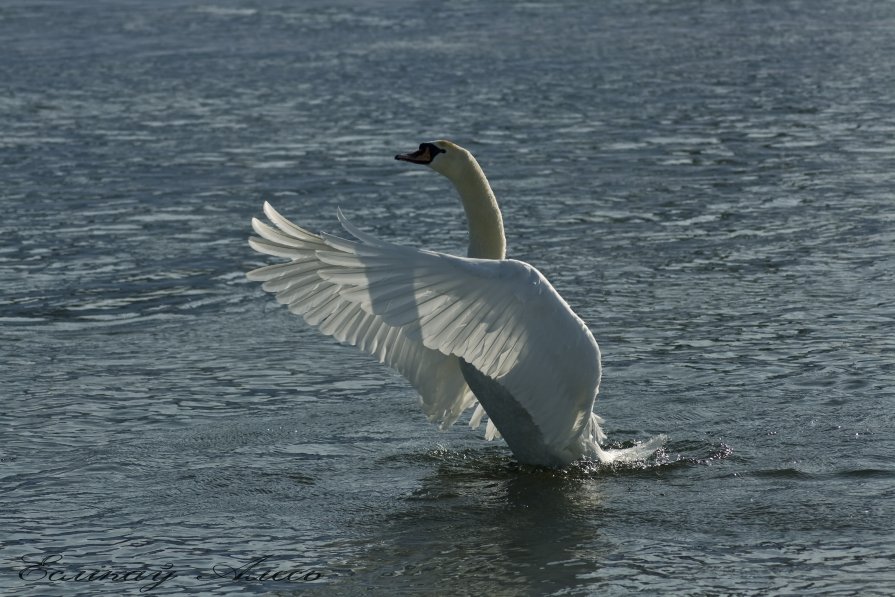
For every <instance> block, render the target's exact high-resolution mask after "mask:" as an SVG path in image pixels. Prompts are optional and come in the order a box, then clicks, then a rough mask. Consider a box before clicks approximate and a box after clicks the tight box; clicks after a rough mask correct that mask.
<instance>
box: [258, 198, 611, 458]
mask: <svg viewBox="0 0 895 597" xmlns="http://www.w3.org/2000/svg"><path fill="white" fill-rule="evenodd" d="M265 213H267V215H268V217H270V218H271V221H272V222H273V223H274V224H275V225H276V226H277V229H278V230H275V229H273V228H271V227H270V226H266V225H258V226H255V231H256V232H257V233H258V234H260V235H261V237H262V239H254V243H253V245H252V246H253V247H256V248H258V250H260V251H262V252H267V253H271V254H274V255H282V256H285V257H289V258H291V259H292V262H291V263H290V264H288V265H286V266H279V267H277V266H267V267H265V268H260V269H258V270H255V271H253V272H251V273H250V274H249V275H250V277H251V278H253V279H259V280H265V289H267V290H270V291H273V292H276V293H277V300H278V301H280V302H282V303H286V304H287V305H289V309H290V311H292V312H294V313H297V314H300V315H302V316H303V317H304V318H305V319H306V321H308V323H310V324H312V325H316V326H319V328H320V329H321V331H324V332H325V333H328V334H330V335H332V336H334V337H336V338H337V339H339V340H341V341H345V342H350V343H352V344H355V345H357V346H358V347H359V348H361V349H362V350H365V351H366V352H369V353H371V354H374V355H376V356H377V357H378V358H379V359H380V360H382V361H383V362H387V363H388V364H390V365H392V366H394V367H395V368H396V369H398V370H399V371H401V373H403V374H404V375H405V376H406V377H408V379H410V381H411V382H412V383H413V385H414V387H416V388H417V390H418V391H420V394H421V396H422V397H423V405H424V408H425V409H426V412H427V413H428V414H429V415H430V418H434V419H437V420H440V421H442V422H444V423H450V422H453V420H455V419H456V417H457V416H458V415H459V413H460V412H461V411H462V410H463V409H464V408H466V407H467V406H470V405H471V404H473V403H474V399H473V397H472V395H471V393H470V391H469V388H468V387H467V385H466V383H465V382H464V380H463V377H462V375H461V374H460V371H459V360H458V359H461V358H462V359H463V360H465V361H466V362H468V363H470V364H471V365H473V366H474V367H475V368H476V369H478V370H479V371H480V372H482V373H484V374H485V375H486V376H488V377H489V378H491V379H493V380H495V381H497V382H498V383H500V384H501V385H502V386H503V387H505V388H506V389H507V391H509V392H510V394H511V395H512V396H513V397H514V399H515V400H517V401H518V402H519V404H520V405H521V406H522V408H524V409H525V411H526V412H528V413H529V414H530V415H531V417H532V420H533V421H534V422H535V423H536V425H537V426H538V428H539V429H540V431H541V432H542V434H543V436H544V440H545V441H546V442H547V443H549V444H550V445H554V446H561V447H564V446H566V445H567V444H568V443H569V442H570V441H571V440H572V439H573V438H574V437H577V436H578V435H579V434H580V432H581V431H582V430H583V428H584V425H585V424H586V421H587V420H588V418H589V417H590V413H591V407H592V405H593V399H594V396H595V393H596V388H597V385H598V382H599V352H598V349H597V347H596V343H595V342H594V340H593V336H591V334H590V332H589V331H588V330H587V328H586V326H585V325H584V324H583V322H581V320H580V319H578V317H577V316H575V314H574V313H573V312H572V311H571V309H570V308H569V306H568V305H567V304H566V303H565V301H563V299H562V298H561V297H560V296H559V294H557V293H556V291H555V290H554V289H553V287H552V286H551V285H550V283H549V282H548V281H547V280H546V279H545V278H544V276H543V275H542V274H541V273H540V272H538V270H536V269H535V268H533V267H532V266H530V265H528V264H526V263H523V262H520V261H514V260H501V261H497V260H479V259H468V258H463V257H454V256H451V255H446V254H442V253H434V252H429V251H421V250H416V249H411V248H408V247H402V246H398V245H394V244H391V243H388V242H385V241H382V240H379V239H377V238H375V237H373V236H371V235H369V234H367V233H364V232H361V231H360V230H358V229H357V228H355V227H354V226H352V225H351V224H350V223H349V222H348V221H347V220H346V219H345V217H344V216H343V215H341V213H340V214H339V216H340V221H341V222H342V225H343V227H344V228H345V230H346V231H347V232H348V233H349V234H350V235H351V236H352V237H353V239H354V240H348V239H343V238H339V237H335V236H331V235H325V234H324V235H320V236H318V235H314V234H313V233H310V232H308V231H306V230H304V229H302V228H299V227H298V226H295V225H294V224H292V223H291V222H289V221H288V220H285V218H282V216H279V214H277V213H276V212H275V211H274V210H273V208H271V207H269V206H265ZM271 214H273V217H271ZM433 372H437V374H436V373H433ZM475 418H477V419H480V418H481V413H479V412H477V415H476V417H475ZM488 434H489V435H493V425H490V426H489V432H488Z"/></svg>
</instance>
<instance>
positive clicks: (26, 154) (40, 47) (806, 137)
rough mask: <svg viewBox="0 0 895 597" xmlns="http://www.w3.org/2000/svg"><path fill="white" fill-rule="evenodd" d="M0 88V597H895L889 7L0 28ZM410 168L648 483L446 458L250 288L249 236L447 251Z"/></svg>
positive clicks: (377, 385) (637, 4) (425, 9)
mask: <svg viewBox="0 0 895 597" xmlns="http://www.w3.org/2000/svg"><path fill="white" fill-rule="evenodd" d="M0 55H2V59H0V205H2V209H3V211H2V213H3V219H2V222H0V229H2V233H3V242H2V244H0V283H2V286H0V292H2V294H0V359H2V363H3V365H2V368H0V394H2V397H3V398H2V404H3V409H2V413H0V465H2V466H0V475H2V477H0V488H2V493H0V529H2V530H0V592H4V593H9V594H12V593H15V594H17V595H41V596H43V595H100V594H103V595H105V594H108V595H121V594H134V595H136V594H146V593H149V594H158V595H179V594H184V593H189V594H208V595H216V596H217V595H245V594H274V595H291V594H327V595H328V594H333V595H352V594H381V595H393V594H407V595H417V594H433V595H441V594H482V595H521V594H531V595H541V594H544V595H547V594H550V595H589V594H595V595H596V594H600V595H604V594H608V595H623V594H628V593H634V592H636V591H645V592H646V593H647V594H654V595H658V594H680V595H689V594H694V595H699V594H741V595H807V594H818V595H820V594H822V595H852V594H861V595H885V594H893V593H895V465H893V454H895V428H893V422H895V421H893V412H895V340H893V332H895V307H893V298H895V275H893V272H895V4H893V3H891V2H886V1H871V0H856V1H853V2H847V3H846V2H835V1H832V0H830V1H826V0H823V1H821V0H818V1H812V2H807V1H804V2H798V1H785V2H762V1H758V0H748V1H744V2H733V1H730V2H727V1H719V2H700V1H695V0H694V1H680V2H678V1H675V2H671V1H668V2H661V1H656V2H648V1H645V0H643V1H636V0H633V1H620V0H619V1H606V2H584V1H580V2H540V3H539V2H529V3H523V2H505V1H498V2H488V3H484V2H481V3H480V2H464V1H459V2H419V1H405V0H381V1H375V0H367V1H362V2H339V1H334V0H326V1H325V2H324V1H322V0H320V1H318V0H313V1H304V2H288V1H286V0H271V1H265V2H258V1H254V0H233V1H229V0H183V1H181V0H162V1H158V2H137V1H135V0H116V1H111V0H107V1H93V0H90V1H87V0H70V1H54V0H3V2H2V3H0ZM441 137H447V138H451V139H453V140H455V141H456V142H458V143H460V144H461V145H464V146H466V147H468V148H469V149H471V150H472V151H473V152H474V153H475V154H476V155H477V156H478V158H479V160H480V162H481V163H482V166H483V168H484V169H485V171H486V172H487V173H488V175H489V177H490V179H491V183H492V185H493V187H494V189H495V192H496V194H497V196H498V199H499V200H500V202H501V205H502V208H503V210H504V218H505V223H506V226H507V236H508V243H509V252H510V255H511V256H512V257H515V258H517V259H523V260H526V261H529V262H531V263H532V264H534V265H535V266H537V267H538V268H539V269H541V271H543V272H544V273H545V274H546V275H547V277H548V278H550V279H551V281H552V282H553V284H554V286H555V287H556V288H557V289H558V290H559V291H560V292H561V293H562V294H563V296H564V297H565V298H566V299H567V300H568V301H569V303H570V304H571V305H572V306H573V308H574V309H575V310H576V311H577V312H578V313H579V314H580V315H581V317H582V318H583V319H584V320H585V321H587V322H588V324H589V325H590V327H591V328H592V330H593V331H594V334H595V336H596V337H597V339H598V341H599V343H600V345H601V348H602V350H603V365H604V382H603V386H602V388H601V393H600V399H599V401H598V403H597V410H598V412H599V413H600V414H601V415H602V416H603V417H605V419H606V422H607V424H606V431H607V432H608V434H609V437H610V440H611V441H612V442H613V443H614V444H616V445H619V444H626V445H630V442H633V441H638V440H643V439H646V438H648V437H651V436H654V435H656V434H659V433H666V434H667V435H668V438H669V441H668V443H667V445H666V447H665V450H664V451H663V452H661V453H660V454H658V455H657V456H656V457H654V458H653V459H651V460H650V461H649V462H646V463H643V464H642V465H640V466H627V467H622V468H610V467H600V466H596V465H579V466H574V467H571V468H570V469H569V470H566V471H546V470H538V469H531V468H527V467H522V466H520V465H518V464H516V463H515V461H514V460H513V458H512V455H511V453H510V452H509V450H508V449H507V447H506V445H505V444H504V443H503V442H501V441H495V442H486V441H484V439H483V438H482V431H481V430H479V431H472V430H470V429H469V428H468V427H467V426H466V425H465V424H464V421H465V419H464V420H461V422H460V423H458V424H457V425H455V426H454V427H453V428H451V429H449V430H448V431H446V432H440V431H438V430H437V429H435V428H434V427H433V426H431V425H429V424H428V423H427V422H426V421H425V418H424V416H423V415H422V413H421V412H420V409H419V408H418V406H417V404H416V400H417V398H416V396H415V394H414V392H413V391H412V390H411V388H410V387H409V385H408V384H407V383H406V382H405V381H404V380H403V379H402V378H401V377H400V376H398V375H397V374H395V373H394V372H392V371H390V370H387V369H385V368H384V367H382V366H380V365H379V364H378V363H377V362H375V360H374V359H372V358H370V357H367V356H365V355H363V354H361V353H359V352H358V351H356V350H355V349H353V348H350V347H344V346H340V345H338V344H336V343H335V342H334V341H332V340H330V339H328V338H325V337H323V336H321V335H320V334H318V333H317V332H315V331H314V330H312V329H310V328H308V327H307V326H306V325H304V323H303V322H302V321H301V320H300V319H298V318H296V317H294V316H291V315H289V313H288V312H287V311H286V310H285V309H283V308H281V307H279V306H277V305H276V303H275V301H274V300H273V299H272V298H271V297H270V296H268V295H266V294H265V293H263V292H262V290H261V289H260V287H259V286H258V285H257V284H254V283H250V282H248V281H247V280H246V279H245V277H244V272H246V271H247V270H249V269H252V268H254V267H257V266H259V265H262V264H264V263H270V262H273V261H274V260H273V259H270V260H268V259H265V258H264V257H263V256H260V255H258V254H256V253H254V252H253V251H252V250H251V249H250V248H249V247H248V245H247V243H246V238H247V237H248V236H249V234H250V225H249V221H250V218H251V217H252V216H253V215H260V213H261V204H262V202H263V201H264V200H270V201H271V202H272V203H273V204H274V205H275V206H276V207H277V208H278V209H279V210H280V211H282V212H283V213H284V214H285V215H287V216H288V217H292V218H293V219H295V220H296V221H298V222H299V223H301V224H303V225H305V226H307V227H309V228H311V229H315V230H327V231H332V232H335V231H337V222H336V217H335V213H336V208H337V207H338V206H341V208H342V209H343V210H344V211H345V212H346V214H348V215H349V217H351V218H352V220H353V221H354V222H355V223H356V224H358V225H359V226H361V227H362V228H363V229H365V230H367V231H371V232H374V233H376V234H377V235H379V236H381V237H383V238H386V239H389V240H392V241H396V242H401V243H405V244H409V245H414V246H425V247H428V248H431V249H436V250H444V251H450V252H456V253H461V254H462V253H464V252H465V234H466V233H465V228H464V222H463V219H462V211H461V209H460V206H459V204H458V202H457V200H456V198H455V196H454V193H453V191H452V189H450V187H449V185H448V183H447V181H446V180H444V179H442V178H441V177H439V176H437V175H435V174H433V173H431V172H427V171H425V169H421V168H413V167H411V166H409V165H408V164H403V163H398V162H395V161H394V160H393V156H394V154H395V153H398V152H401V151H407V150H412V149H414V148H416V146H417V145H418V144H419V143H420V142H422V141H429V140H432V139H437V138H441ZM467 416H468V415H467ZM91 578H92V580H90V579H91ZM141 589H143V592H142V593H141V592H140V591H141Z"/></svg>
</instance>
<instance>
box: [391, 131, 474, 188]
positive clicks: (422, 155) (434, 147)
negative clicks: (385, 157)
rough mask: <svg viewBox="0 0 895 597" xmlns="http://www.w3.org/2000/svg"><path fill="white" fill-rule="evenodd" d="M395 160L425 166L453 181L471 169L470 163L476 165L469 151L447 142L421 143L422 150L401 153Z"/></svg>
mask: <svg viewBox="0 0 895 597" xmlns="http://www.w3.org/2000/svg"><path fill="white" fill-rule="evenodd" d="M395 159H396V160H401V161H403V162H411V163H413V164H424V165H426V166H429V167H430V168H432V169H433V170H435V171H436V172H438V173H439V174H442V175H444V176H447V177H448V178H450V179H453V180H456V179H457V178H458V177H460V176H462V175H463V173H464V172H465V171H466V170H467V169H468V168H469V165H470V161H472V163H475V160H474V159H473V158H472V155H471V154H470V153H469V152H468V151H466V150H465V149H463V148H462V147H460V146H459V145H457V144H455V143H451V142H450V141H445V140H439V141H432V142H431V143H420V148H419V149H417V150H416V151H414V152H412V153H399V154H398V155H396V156H395Z"/></svg>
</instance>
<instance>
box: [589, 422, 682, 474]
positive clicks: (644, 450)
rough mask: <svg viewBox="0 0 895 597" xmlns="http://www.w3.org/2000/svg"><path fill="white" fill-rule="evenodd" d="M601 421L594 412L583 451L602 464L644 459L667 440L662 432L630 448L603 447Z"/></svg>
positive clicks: (604, 435) (603, 439)
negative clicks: (586, 444) (601, 444)
mask: <svg viewBox="0 0 895 597" xmlns="http://www.w3.org/2000/svg"><path fill="white" fill-rule="evenodd" d="M602 422H603V419H602V418H600V417H599V416H598V415H597V414H596V413H594V414H593V415H592V416H591V420H590V423H589V425H588V426H589V427H590V428H589V429H588V430H587V431H586V432H585V434H584V436H585V437H586V438H588V446H587V448H588V449H587V450H586V451H585V453H586V454H587V455H588V456H591V457H593V458H596V459H597V460H599V461H600V462H601V463H603V464H613V463H616V462H636V461H638V460H646V459H647V458H649V457H650V456H652V455H653V454H655V453H656V451H658V450H659V449H660V448H662V446H664V445H665V443H666V442H667V441H668V437H667V436H666V435H665V434H664V433H663V434H660V435H657V436H656V437H653V438H651V439H649V440H648V441H645V442H643V443H641V444H637V445H636V446H632V447H630V448H603V447H601V446H600V442H602V441H606V434H605V433H603V430H602V429H601V428H600V423H602Z"/></svg>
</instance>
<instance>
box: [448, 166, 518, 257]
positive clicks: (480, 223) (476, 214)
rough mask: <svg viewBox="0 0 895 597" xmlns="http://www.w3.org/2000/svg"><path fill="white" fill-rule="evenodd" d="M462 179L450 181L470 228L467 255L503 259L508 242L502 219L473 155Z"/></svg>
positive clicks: (453, 178) (454, 178)
mask: <svg viewBox="0 0 895 597" xmlns="http://www.w3.org/2000/svg"><path fill="white" fill-rule="evenodd" d="M465 166H466V167H465V168H463V172H462V175H461V176H455V177H452V178H451V181H452V182H453V183H454V186H455V187H456V189H457V192H458V193H459V194H460V201H461V202H462V203H463V209H464V211H466V220H467V222H468V225H469V249H468V251H467V255H468V256H469V257H475V258H476V259H503V258H504V257H505V256H506V250H507V241H506V238H505V237H504V235H503V218H502V217H501V215H500V208H499V207H497V199H496V198H495V197H494V192H493V191H492V190H491V185H490V184H488V179H487V178H485V173H484V172H482V168H481V167H480V166H479V164H478V162H476V161H475V158H473V157H472V155H469V163H468V164H465Z"/></svg>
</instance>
